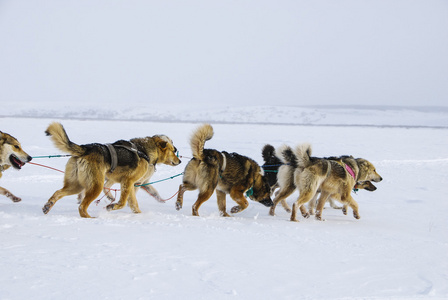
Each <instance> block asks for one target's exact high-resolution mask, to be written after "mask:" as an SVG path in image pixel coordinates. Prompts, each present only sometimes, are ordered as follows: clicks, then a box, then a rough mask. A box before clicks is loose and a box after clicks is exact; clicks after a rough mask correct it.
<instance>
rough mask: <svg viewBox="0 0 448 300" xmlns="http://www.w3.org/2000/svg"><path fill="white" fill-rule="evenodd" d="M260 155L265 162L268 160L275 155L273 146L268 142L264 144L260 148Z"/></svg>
mask: <svg viewBox="0 0 448 300" xmlns="http://www.w3.org/2000/svg"><path fill="white" fill-rule="evenodd" d="M261 156H262V157H263V160H264V161H265V162H267V161H269V160H270V158H271V157H275V148H274V146H272V145H270V144H266V145H264V147H263V149H262V150H261Z"/></svg>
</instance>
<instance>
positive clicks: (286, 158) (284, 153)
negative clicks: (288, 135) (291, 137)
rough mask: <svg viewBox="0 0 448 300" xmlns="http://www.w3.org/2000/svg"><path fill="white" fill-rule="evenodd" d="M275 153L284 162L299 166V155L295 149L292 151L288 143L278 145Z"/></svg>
mask: <svg viewBox="0 0 448 300" xmlns="http://www.w3.org/2000/svg"><path fill="white" fill-rule="evenodd" d="M275 153H276V155H277V157H278V158H279V159H280V160H281V161H282V162H283V163H284V164H287V165H290V166H291V167H293V168H297V166H298V164H297V163H298V161H297V157H296V155H295V154H294V151H292V149H291V147H289V146H288V145H282V146H280V147H278V149H277V151H275Z"/></svg>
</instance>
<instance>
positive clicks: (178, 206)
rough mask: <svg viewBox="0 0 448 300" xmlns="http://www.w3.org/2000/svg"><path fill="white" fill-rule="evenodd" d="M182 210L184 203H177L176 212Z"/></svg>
mask: <svg viewBox="0 0 448 300" xmlns="http://www.w3.org/2000/svg"><path fill="white" fill-rule="evenodd" d="M181 209H182V203H180V202H179V201H177V202H176V210H181Z"/></svg>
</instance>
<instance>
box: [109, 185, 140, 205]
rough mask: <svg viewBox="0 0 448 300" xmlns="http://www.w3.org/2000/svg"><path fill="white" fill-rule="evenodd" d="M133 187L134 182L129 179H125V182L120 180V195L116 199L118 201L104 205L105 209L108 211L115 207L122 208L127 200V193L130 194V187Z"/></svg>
mask: <svg viewBox="0 0 448 300" xmlns="http://www.w3.org/2000/svg"><path fill="white" fill-rule="evenodd" d="M133 188H134V183H133V182H131V181H129V180H128V181H126V182H122V183H121V195H120V200H118V203H111V204H109V205H108V206H106V209H107V210H108V211H111V210H117V209H122V208H123V207H125V206H126V203H127V201H128V198H129V195H130V191H131V189H133Z"/></svg>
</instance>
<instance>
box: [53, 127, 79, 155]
mask: <svg viewBox="0 0 448 300" xmlns="http://www.w3.org/2000/svg"><path fill="white" fill-rule="evenodd" d="M45 133H46V135H48V136H50V137H51V140H52V141H53V143H54V145H55V146H56V148H58V149H59V150H61V151H63V152H66V153H70V154H71V155H74V156H80V155H83V154H84V152H85V150H84V148H83V147H81V146H79V145H77V144H75V143H73V142H72V141H70V139H69V138H68V136H67V133H66V132H65V129H64V127H63V126H62V124H61V123H58V122H53V123H51V124H50V125H49V126H48V128H47V130H45Z"/></svg>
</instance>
